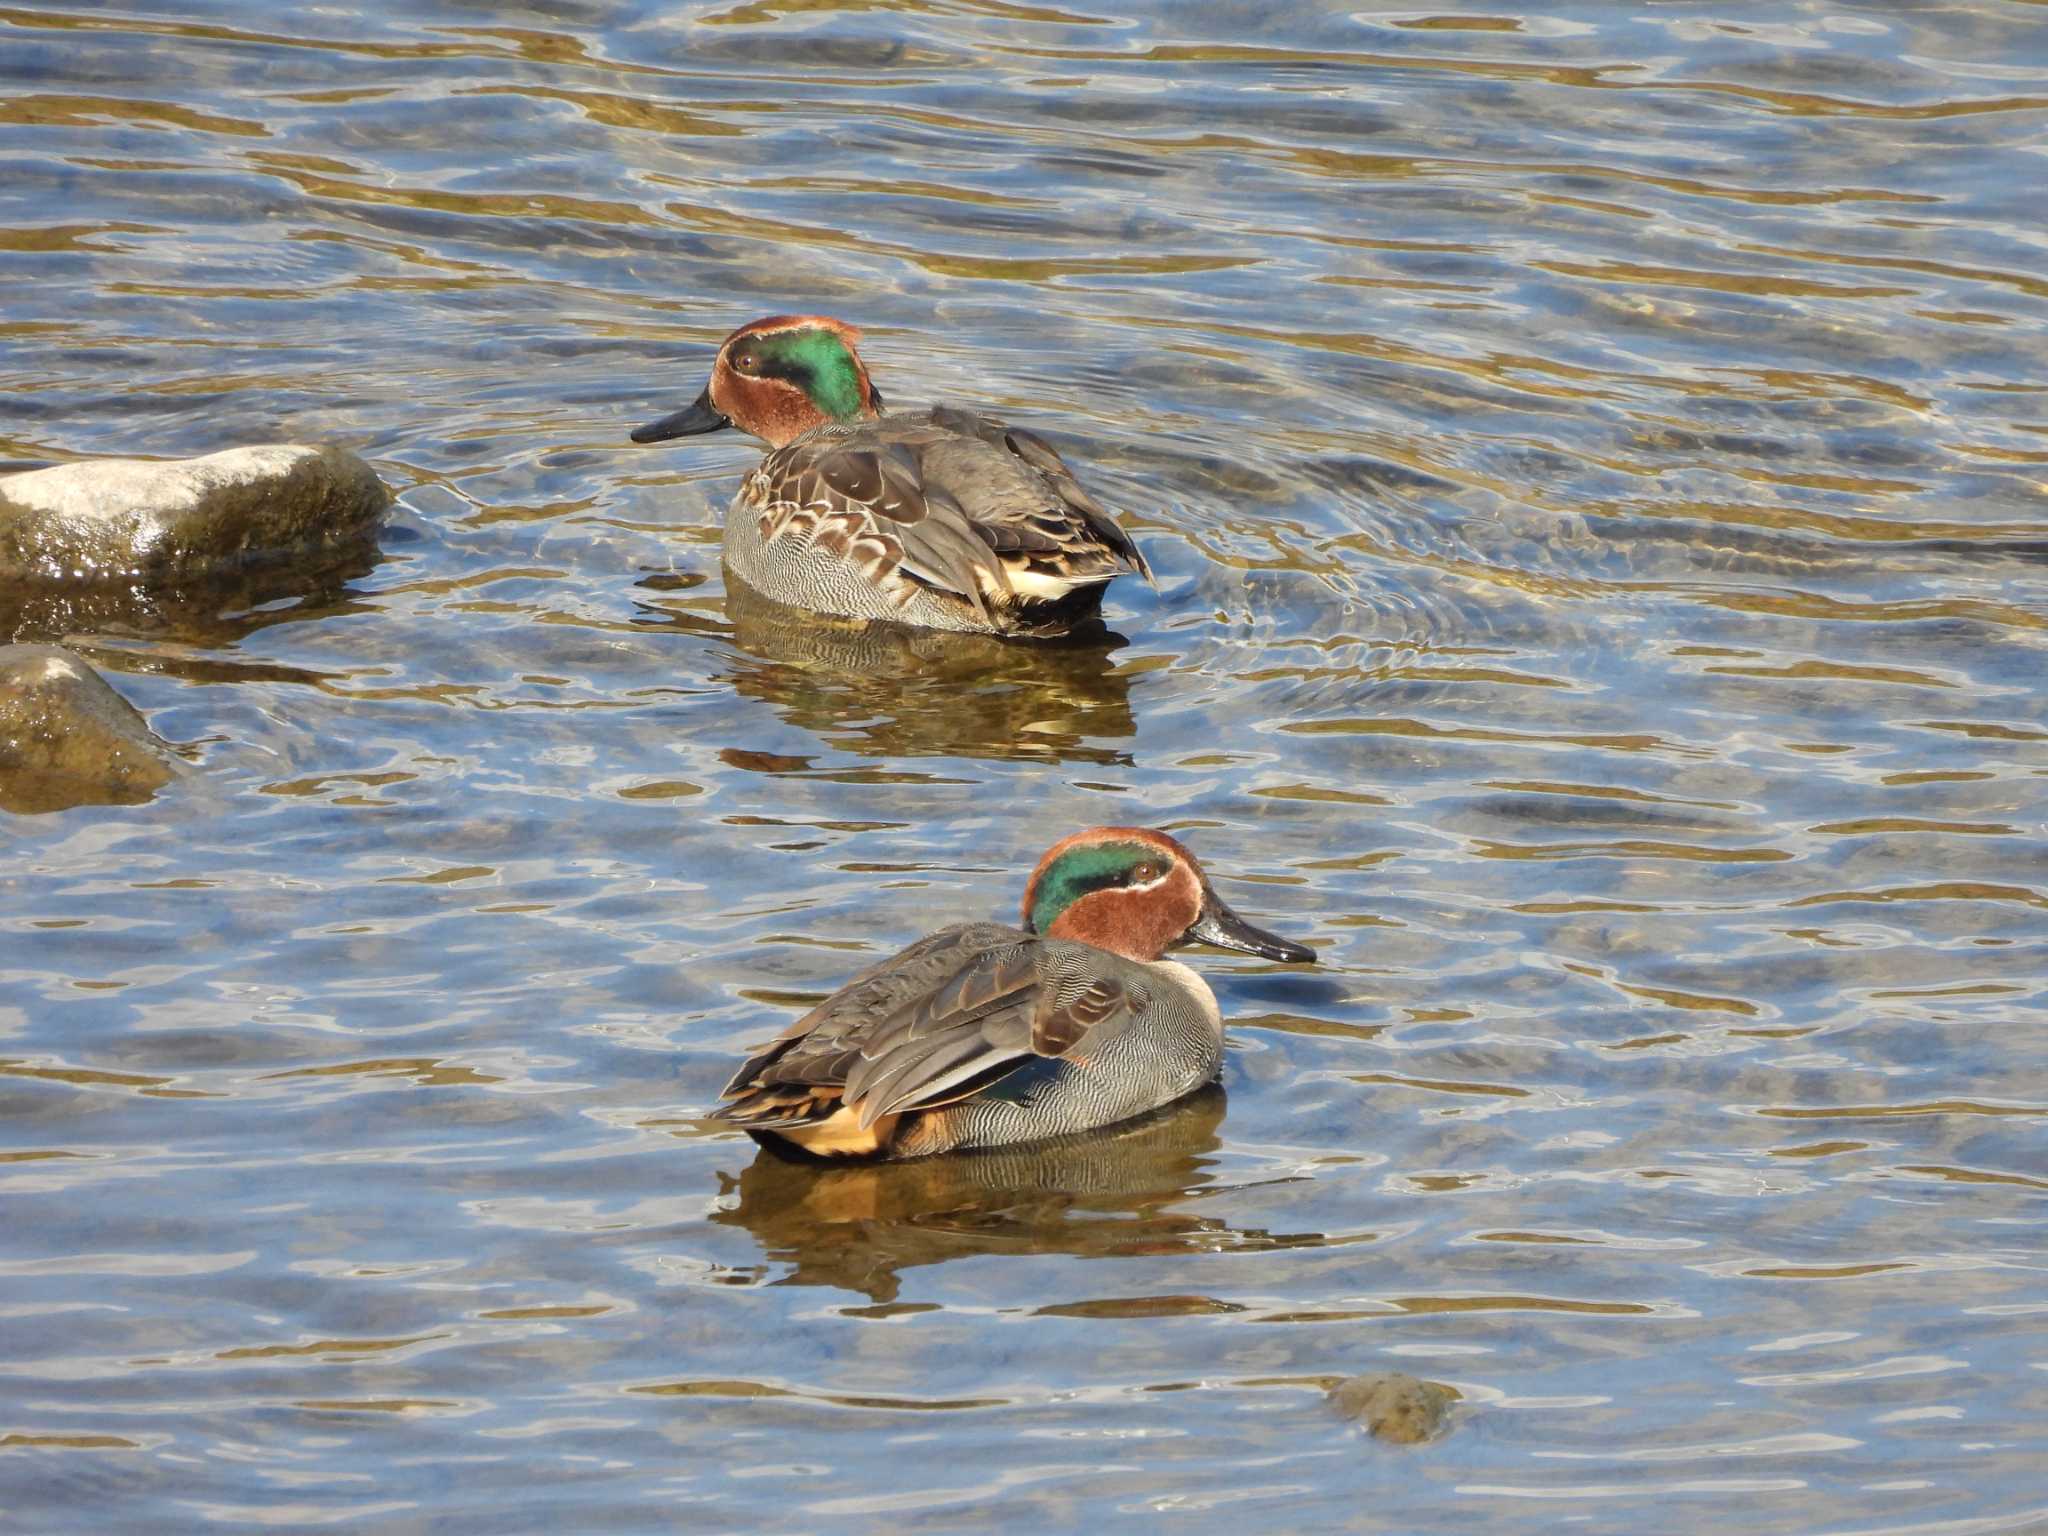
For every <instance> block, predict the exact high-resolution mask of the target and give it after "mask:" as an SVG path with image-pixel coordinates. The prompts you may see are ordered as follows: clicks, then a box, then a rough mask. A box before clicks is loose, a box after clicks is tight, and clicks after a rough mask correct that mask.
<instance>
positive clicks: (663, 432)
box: [633, 386, 732, 443]
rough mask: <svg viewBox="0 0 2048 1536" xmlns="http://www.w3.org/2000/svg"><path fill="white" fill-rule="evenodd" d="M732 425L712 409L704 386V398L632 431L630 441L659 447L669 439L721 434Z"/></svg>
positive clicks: (700, 396)
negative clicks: (671, 414) (656, 444)
mask: <svg viewBox="0 0 2048 1536" xmlns="http://www.w3.org/2000/svg"><path fill="white" fill-rule="evenodd" d="M731 425H732V422H731V421H729V420H728V419H727V418H726V416H725V413H724V412H722V411H720V410H719V409H717V408H716V407H715V406H713V405H712V403H711V390H710V388H709V386H706V388H705V390H704V393H703V394H701V395H699V396H698V397H697V398H696V399H694V400H692V401H691V402H690V403H689V404H688V405H686V406H684V407H683V408H682V409H681V410H680V411H677V412H676V413H675V414H674V415H673V416H664V417H662V418H661V420H659V421H650V422H649V423H647V425H646V426H644V427H635V428H634V429H633V441H634V442H636V443H661V442H666V441H667V440H668V439H669V438H672V437H701V436H702V435H703V434H704V433H706V432H723V431H724V430H725V429H726V428H727V427H729V426H731Z"/></svg>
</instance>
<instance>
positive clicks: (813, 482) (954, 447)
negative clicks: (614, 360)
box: [631, 315, 1156, 637]
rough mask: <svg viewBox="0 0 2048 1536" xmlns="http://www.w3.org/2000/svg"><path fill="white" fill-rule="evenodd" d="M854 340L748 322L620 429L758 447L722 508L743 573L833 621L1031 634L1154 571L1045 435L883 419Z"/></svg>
mask: <svg viewBox="0 0 2048 1536" xmlns="http://www.w3.org/2000/svg"><path fill="white" fill-rule="evenodd" d="M859 341H860V332H859V330H857V329H856V328H855V327H853V326H851V325H848V324H846V323H845V322H844V321H841V320H835V319H832V318H831V317H830V316H826V315H768V316H765V317H764V318H762V319H759V320H752V321H749V322H748V323H747V324H745V325H743V326H741V327H740V328H739V329H738V330H736V331H734V332H733V333H732V334H731V335H729V336H727V337H726V338H725V340H724V341H723V342H721V343H720V344H719V348H718V355H717V357H716V359H715V360H714V361H713V362H712V365H711V381H710V383H708V384H706V385H705V386H704V389H703V391H702V393H700V394H699V395H698V396H697V398H696V399H695V400H693V401H692V402H691V403H690V404H689V405H687V406H685V407H683V409H681V410H680V411H676V412H674V413H673V414H671V415H668V416H664V417H662V418H661V419H660V420H659V421H652V422H649V423H648V424H647V425H645V426H643V427H639V428H636V429H635V430H634V431H633V433H632V434H631V435H632V440H633V441H634V442H636V443H659V442H666V441H669V440H670V439H673V438H679V437H697V436H701V435H703V434H705V433H710V432H720V431H724V430H725V429H727V428H729V427H732V428H738V429H739V430H740V431H742V432H745V433H748V434H750V435H752V436H754V437H756V438H759V439H760V440H761V441H762V442H763V443H765V444H767V453H766V454H765V456H764V457H763V458H762V460H761V462H760V463H759V464H758V465H756V466H755V467H754V469H753V470H752V471H751V472H749V473H748V474H747V476H746V477H745V478H744V479H743V480H742V481H741V482H740V488H739V491H738V493H737V494H736V495H735V496H734V498H733V502H732V506H731V507H730V509H729V510H728V511H727V513H726V517H725V563H726V566H727V568H728V569H729V570H730V571H731V572H732V573H733V574H734V575H736V576H738V577H739V579H740V580H741V581H742V582H744V583H745V584H746V585H747V586H749V587H751V588H753V589H754V590H755V591H756V592H758V593H760V594H761V595H762V596H764V597H768V598H772V599H774V600H775V601H777V602H780V603H784V604H787V605H789V606H791V607H794V608H802V609H809V610H811V611H812V612H815V613H822V614H830V615H835V616H837V617H839V618H844V619H863V620H875V619H880V620H888V621H892V622H895V623H899V624H908V625H915V626H920V627H923V628H928V629H943V630H955V631H963V632H969V633H977V634H995V635H1007V636H1021V637H1042V636H1052V635H1063V634H1067V633H1069V632H1071V631H1072V630H1073V629H1074V628H1075V626H1076V625H1080V624H1085V623H1086V622H1087V621H1089V620H1091V619H1093V618H1095V617H1096V615H1097V614H1098V613H1099V611H1100V609H1101V606H1102V595H1103V590H1104V588H1106V587H1107V586H1108V585H1109V583H1110V582H1111V581H1113V580H1115V579H1116V578H1117V577H1118V576H1121V575H1124V574H1126V573H1130V574H1135V575H1138V576H1142V577H1144V578H1145V580H1146V581H1147V582H1152V581H1153V576H1152V568H1151V566H1149V565H1148V564H1147V563H1146V561H1145V557H1144V555H1143V554H1141V553H1140V552H1139V550H1138V546H1137V544H1136V542H1135V541H1133V540H1132V538H1131V536H1130V535H1129V534H1127V533H1125V532H1124V530H1123V529H1122V528H1121V527H1120V526H1119V525H1118V524H1117V521H1116V519H1115V518H1113V517H1112V516H1110V514H1109V513H1108V512H1107V511H1106V510H1105V509H1104V508H1103V506H1102V504H1101V503H1100V502H1098V501H1097V500H1096V499H1095V498H1094V497H1093V496H1091V495H1089V494H1088V492H1087V491H1086V490H1084V489H1083V488H1082V486H1081V482H1080V481H1079V480H1078V479H1076V478H1075V476H1074V472H1073V471H1072V470H1071V469H1069V468H1068V467H1067V463H1066V460H1064V459H1062V458H1061V457H1060V455H1059V453H1058V451H1057V450H1056V449H1054V448H1053V446H1052V445H1051V444H1050V443H1048V442H1047V441H1046V440H1045V439H1044V438H1042V437H1039V436H1038V435H1037V434H1036V433H1033V432H1029V431H1026V430H1025V429H1023V428H1021V427H1011V426H1005V425H1004V424H1003V423H1001V422H999V421H996V420H994V419H992V418H990V417H987V416H983V415H979V414H977V413H975V412H973V411H968V410H963V409H961V408H959V407H957V406H947V405H939V406H932V407H929V408H927V409H924V410H914V411H894V412H890V413H889V414H887V415H884V414H883V408H882V395H881V392H880V391H879V390H877V389H876V388H875V385H874V381H873V380H872V379H870V378H869V377H868V370H867V365H866V364H865V363H863V362H862V361H861V356H860V351H859V347H858V343H859ZM1154 584H1155V585H1156V583H1154Z"/></svg>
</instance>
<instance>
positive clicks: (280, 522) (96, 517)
mask: <svg viewBox="0 0 2048 1536" xmlns="http://www.w3.org/2000/svg"><path fill="white" fill-rule="evenodd" d="M390 505H391V494H390V492H388V491H387V490H385V488H384V485H383V482H382V481H380V480H379V479H378V478H377V475H376V472H375V471H374V470H372V469H371V468H370V466H369V465H367V464H365V463H364V462H363V461H362V460H361V459H359V458H357V457H356V456H355V455H354V454H353V453H350V452H349V451H348V450H347V449H346V448H337V447H333V446H331V445H330V446H326V447H318V448H315V447H309V446H306V445H304V444H296V443H275V444H266V445H263V446H261V447H253V448H230V449H228V450H227V451H226V452H223V453H212V454H208V455H206V456H205V457H204V458H198V459H173V460H168V461H163V462H157V461H152V460H144V459H96V460H90V461H87V462H84V463H79V464H59V465H57V466H55V467H54V468H51V469H37V470H30V471H28V472H27V473H26V474H18V475H8V476H6V477H4V478H0V578H5V579H11V580H14V581H18V582H128V581H137V580H141V581H147V582H151V583H174V582H180V581H192V580H198V579H202V578H205V577H209V576H216V575H220V574H223V573H226V572H230V571H234V570H237V569H239V568H241V567H244V566H247V565H249V564H252V563H258V562H269V561H278V560H291V561H294V562H297V563H301V564H305V565H308V566H319V565H324V564H327V563H330V562H331V561H332V560H334V559H336V558H338V557H339V556H341V555H342V554H343V553H345V552H349V551H353V550H355V549H358V548H360V547H361V545H362V543H363V542H364V541H365V540H366V539H368V538H369V537H370V535H371V533H372V531H373V530H374V529H375V527H376V525H377V521H378V519H379V518H381V517H382V516H383V515H384V512H385V510H386V509H387V508H388V507H389V506H390Z"/></svg>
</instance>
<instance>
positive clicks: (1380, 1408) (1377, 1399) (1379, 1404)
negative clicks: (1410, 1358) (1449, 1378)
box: [1330, 1371, 1458, 1445]
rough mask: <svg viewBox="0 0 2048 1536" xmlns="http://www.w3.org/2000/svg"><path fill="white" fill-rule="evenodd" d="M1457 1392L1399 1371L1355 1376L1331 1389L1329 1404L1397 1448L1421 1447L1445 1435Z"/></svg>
mask: <svg viewBox="0 0 2048 1536" xmlns="http://www.w3.org/2000/svg"><path fill="white" fill-rule="evenodd" d="M1457 1400H1458V1393H1457V1390H1456V1389H1455V1388H1453V1387H1447V1386H1445V1385H1444V1384H1443V1383H1442V1382H1440V1381H1423V1380H1421V1379H1420V1378H1419V1377H1415V1376H1409V1375H1406V1374H1404V1373H1402V1372H1400V1371H1375V1372H1373V1373H1372V1374H1370V1375H1366V1376H1352V1377H1349V1378H1347V1379H1346V1380H1344V1381H1340V1382H1338V1383H1337V1385H1336V1386H1335V1387H1333V1388H1331V1389H1330V1401H1331V1402H1333V1403H1335V1404H1336V1405H1337V1410H1338V1411H1339V1412H1340V1413H1342V1414H1344V1415H1345V1416H1346V1417H1347V1418H1352V1419H1356V1420H1358V1422H1359V1423H1361V1424H1363V1425H1364V1426H1365V1427H1366V1428H1367V1429H1368V1430H1369V1431H1371V1432H1372V1433H1373V1434H1374V1435H1375V1436H1377V1437H1378V1438H1380V1439H1382V1440H1391V1441H1393V1442H1394V1443H1395V1444H1397V1445H1419V1444H1420V1443H1421V1442H1423V1441H1424V1440H1434V1439H1435V1438H1436V1437H1437V1436H1438V1435H1440V1434H1441V1433H1443V1427H1444V1417H1445V1415H1446V1414H1448V1413H1449V1412H1450V1408H1451V1404H1452V1403H1455V1402H1456V1401H1457Z"/></svg>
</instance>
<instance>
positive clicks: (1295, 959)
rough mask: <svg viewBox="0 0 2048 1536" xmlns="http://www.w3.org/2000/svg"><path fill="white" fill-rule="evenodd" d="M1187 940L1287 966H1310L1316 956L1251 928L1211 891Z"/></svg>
mask: <svg viewBox="0 0 2048 1536" xmlns="http://www.w3.org/2000/svg"><path fill="white" fill-rule="evenodd" d="M1187 936H1188V937H1189V938H1190V939H1195V940H1198V941H1200V942H1201V943H1204V944H1214V945H1215V946H1216V947H1217V948H1218V949H1235V950H1239V951H1242V952H1243V953H1244V954H1247V955H1260V956H1263V957H1264V958H1266V959H1268V960H1284V961H1286V962H1287V963H1288V964H1290V965H1313V964H1314V963H1315V958H1316V952H1315V951H1314V950H1312V949H1310V948H1309V947H1308V946H1307V945H1306V944H1297V943H1295V942H1294V940H1292V939H1283V938H1281V937H1280V935H1278V934H1277V933H1268V932H1266V930H1265V929H1263V928H1254V927H1253V926H1252V925H1251V924H1250V923H1248V922H1246V921H1245V920H1244V919H1243V918H1241V917H1239V916H1238V915H1237V914H1236V913H1235V912H1233V911H1231V910H1230V908H1228V907H1226V906H1225V905H1224V904H1223V900H1222V898H1221V897H1219V896H1218V895H1217V894H1216V893H1215V892H1214V891H1211V892H1209V893H1208V895H1207V896H1206V897H1205V898H1204V899H1203V901H1202V915H1201V916H1200V917H1198V918H1196V919H1195V923H1194V926H1193V927H1192V928H1190V929H1188V933H1187Z"/></svg>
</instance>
